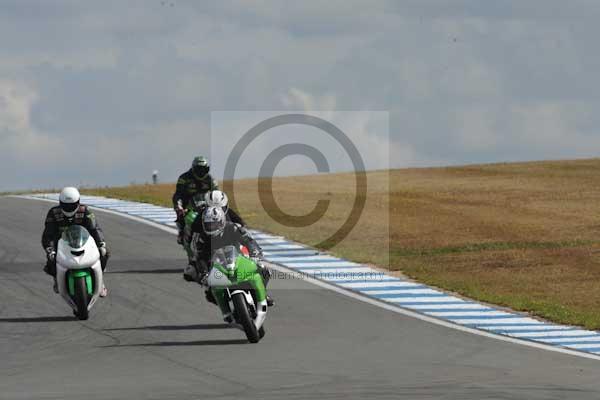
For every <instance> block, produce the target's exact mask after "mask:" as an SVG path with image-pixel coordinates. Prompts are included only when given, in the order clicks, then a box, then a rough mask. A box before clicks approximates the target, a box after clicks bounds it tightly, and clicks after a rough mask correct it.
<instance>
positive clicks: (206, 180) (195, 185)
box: [173, 156, 219, 244]
mask: <svg viewBox="0 0 600 400" xmlns="http://www.w3.org/2000/svg"><path fill="white" fill-rule="evenodd" d="M209 172H210V164H209V162H208V160H207V159H206V157H203V156H198V157H195V158H194V160H193V161H192V167H191V168H190V169H189V170H188V171H186V172H185V173H183V174H181V175H180V176H179V179H178V180H177V187H176V189H175V193H174V194H173V209H174V210H175V213H176V214H177V220H176V223H177V229H178V230H179V233H178V235H177V243H179V244H183V228H184V227H185V222H184V216H185V212H186V209H188V208H191V207H193V199H194V197H195V196H198V195H205V194H206V193H207V192H209V191H211V190H218V189H219V185H217V181H215V180H214V179H213V177H212V176H211V175H210V174H209Z"/></svg>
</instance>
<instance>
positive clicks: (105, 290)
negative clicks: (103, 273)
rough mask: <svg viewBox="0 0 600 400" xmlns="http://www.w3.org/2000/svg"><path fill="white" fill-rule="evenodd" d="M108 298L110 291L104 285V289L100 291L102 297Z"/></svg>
mask: <svg viewBox="0 0 600 400" xmlns="http://www.w3.org/2000/svg"><path fill="white" fill-rule="evenodd" d="M106 296H108V289H106V285H104V283H103V284H102V289H100V297H106Z"/></svg>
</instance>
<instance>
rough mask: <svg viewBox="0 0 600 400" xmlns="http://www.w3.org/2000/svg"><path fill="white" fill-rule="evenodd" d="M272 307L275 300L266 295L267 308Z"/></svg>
mask: <svg viewBox="0 0 600 400" xmlns="http://www.w3.org/2000/svg"><path fill="white" fill-rule="evenodd" d="M274 305H275V300H274V299H273V298H272V297H271V296H270V295H267V307H273V306H274Z"/></svg>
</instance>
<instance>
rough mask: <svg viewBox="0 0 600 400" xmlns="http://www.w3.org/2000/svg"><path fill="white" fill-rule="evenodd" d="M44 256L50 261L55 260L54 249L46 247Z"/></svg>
mask: <svg viewBox="0 0 600 400" xmlns="http://www.w3.org/2000/svg"><path fill="white" fill-rule="evenodd" d="M46 258H47V259H48V261H50V262H54V261H55V260H56V251H55V250H54V248H53V247H48V248H46Z"/></svg>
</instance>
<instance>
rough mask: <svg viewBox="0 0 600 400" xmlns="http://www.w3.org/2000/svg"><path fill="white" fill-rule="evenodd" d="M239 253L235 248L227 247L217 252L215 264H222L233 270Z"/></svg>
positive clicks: (214, 257) (214, 258)
mask: <svg viewBox="0 0 600 400" xmlns="http://www.w3.org/2000/svg"><path fill="white" fill-rule="evenodd" d="M237 256H238V252H237V251H236V248H235V246H225V247H223V248H220V249H218V250H216V251H215V254H214V256H213V263H217V264H221V265H222V266H224V267H226V268H228V269H233V268H234V267H235V261H236V259H237Z"/></svg>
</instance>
